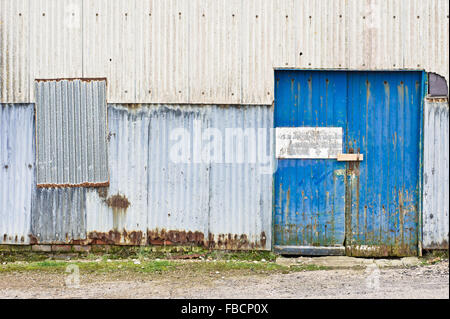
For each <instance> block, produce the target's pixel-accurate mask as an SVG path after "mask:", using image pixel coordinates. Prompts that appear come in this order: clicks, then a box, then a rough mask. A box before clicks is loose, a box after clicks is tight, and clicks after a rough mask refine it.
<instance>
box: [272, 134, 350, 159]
mask: <svg viewBox="0 0 450 319" xmlns="http://www.w3.org/2000/svg"><path fill="white" fill-rule="evenodd" d="M275 134H276V146H275V148H276V157H277V158H285V159H289V158H301V159H333V158H337V156H338V154H341V153H342V137H343V133H342V127H277V128H275Z"/></svg>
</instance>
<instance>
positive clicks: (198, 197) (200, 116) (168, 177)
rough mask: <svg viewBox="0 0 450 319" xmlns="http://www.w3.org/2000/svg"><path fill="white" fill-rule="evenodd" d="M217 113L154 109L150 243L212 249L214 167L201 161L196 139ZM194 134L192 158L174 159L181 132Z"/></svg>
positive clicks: (196, 108)
mask: <svg viewBox="0 0 450 319" xmlns="http://www.w3.org/2000/svg"><path fill="white" fill-rule="evenodd" d="M216 108H217V107H209V106H208V107H201V106H200V107H199V106H193V107H191V106H180V105H177V106H159V107H156V108H152V109H151V113H150V116H151V122H150V130H149V144H148V145H149V146H148V158H149V162H148V182H149V187H148V190H149V193H148V205H149V207H148V223H147V225H148V226H147V228H148V230H147V237H148V241H149V243H155V244H157V243H159V244H162V243H164V244H171V243H172V244H177V243H178V244H184V243H193V244H201V245H206V244H207V239H208V220H209V209H210V207H209V202H210V194H209V186H210V178H209V173H210V172H209V170H210V165H209V163H205V162H204V161H200V160H199V161H197V159H196V157H197V156H198V155H200V154H196V153H195V152H196V151H197V150H196V149H195V143H196V142H195V140H196V139H197V138H201V136H196V134H197V132H196V131H198V132H200V131H202V130H204V129H207V128H208V127H209V117H210V113H211V112H213V109H216ZM179 129H182V130H184V132H185V133H188V137H189V139H190V141H188V143H189V147H188V151H189V154H186V155H187V157H185V158H184V160H183V159H182V160H180V161H177V160H176V159H175V158H174V157H173V156H172V152H173V148H174V147H176V145H177V144H176V143H177V140H174V138H176V137H177V136H176V135H174V134H175V132H176V131H175V130H179Z"/></svg>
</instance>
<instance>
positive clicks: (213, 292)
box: [0, 260, 449, 299]
mask: <svg viewBox="0 0 450 319" xmlns="http://www.w3.org/2000/svg"><path fill="white" fill-rule="evenodd" d="M64 280H65V275H64V274H55V273H45V272H21V273H3V274H0V298H447V299H448V298H449V264H448V260H447V261H442V262H439V263H437V264H434V265H428V266H416V267H409V268H395V269H392V268H375V267H373V268H371V267H368V268H366V269H359V270H355V269H340V270H319V271H303V272H295V273H287V274H281V273H277V274H258V275H245V276H243V275H239V274H238V275H236V274H227V273H222V274H207V275H205V274H176V273H175V274H170V275H167V276H166V275H163V276H158V277H156V278H155V277H151V276H143V275H137V276H126V277H125V278H124V277H123V276H122V277H121V276H118V277H117V278H115V277H114V276H111V275H98V274H81V284H80V286H79V287H78V288H69V287H66V286H65V284H64V282H65V281H64Z"/></svg>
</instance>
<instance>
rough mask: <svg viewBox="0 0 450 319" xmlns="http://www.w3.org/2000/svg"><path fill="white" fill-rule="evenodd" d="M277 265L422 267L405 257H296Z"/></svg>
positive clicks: (281, 259) (415, 260) (415, 259)
mask: <svg viewBox="0 0 450 319" xmlns="http://www.w3.org/2000/svg"><path fill="white" fill-rule="evenodd" d="M276 263H277V264H280V265H284V266H292V265H316V266H324V267H333V268H353V267H367V266H369V265H373V264H375V265H377V266H378V267H412V266H418V265H420V263H421V262H420V260H419V259H418V258H417V257H404V258H395V259H371V258H356V257H347V256H326V257H296V258H285V257H279V258H277V261H276Z"/></svg>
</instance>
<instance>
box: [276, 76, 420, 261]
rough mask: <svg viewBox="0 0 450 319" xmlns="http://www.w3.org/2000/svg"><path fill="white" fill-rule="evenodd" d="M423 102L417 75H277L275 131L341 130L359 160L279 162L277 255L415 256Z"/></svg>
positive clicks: (346, 145) (347, 148)
mask: <svg viewBox="0 0 450 319" xmlns="http://www.w3.org/2000/svg"><path fill="white" fill-rule="evenodd" d="M421 96H422V73H421V72H346V71H295V70H280V71H276V72H275V110H274V125H275V127H276V128H280V127H342V129H343V132H344V133H343V136H342V139H343V141H342V145H343V147H342V148H343V149H342V153H347V154H351V153H358V154H362V155H363V160H362V161H338V160H337V159H333V158H330V159H303V158H302V159H298V158H295V159H280V158H279V159H278V168H277V171H276V172H275V174H274V188H275V192H274V245H275V250H277V251H280V252H282V253H296V254H298V253H300V254H344V253H345V251H344V246H345V248H346V252H347V254H348V255H354V256H404V255H416V254H417V242H418V241H417V240H418V216H419V202H420V196H419V194H420V178H419V177H420V165H419V163H420V154H421V151H422V150H421V147H420V136H421V130H420V114H421V111H420V110H421Z"/></svg>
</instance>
